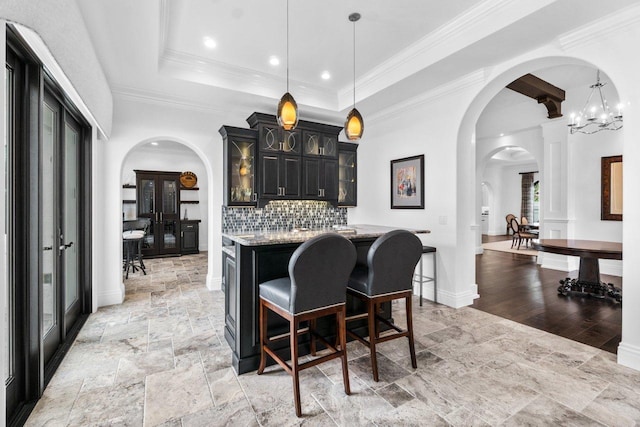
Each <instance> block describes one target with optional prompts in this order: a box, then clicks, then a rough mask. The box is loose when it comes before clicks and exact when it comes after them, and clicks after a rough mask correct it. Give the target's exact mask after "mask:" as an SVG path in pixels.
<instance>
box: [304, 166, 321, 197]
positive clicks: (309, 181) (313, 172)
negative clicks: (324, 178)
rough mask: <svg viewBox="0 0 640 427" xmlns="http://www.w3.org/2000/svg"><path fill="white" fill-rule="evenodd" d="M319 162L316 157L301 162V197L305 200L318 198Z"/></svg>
mask: <svg viewBox="0 0 640 427" xmlns="http://www.w3.org/2000/svg"><path fill="white" fill-rule="evenodd" d="M320 162H321V160H320V159H319V158H317V157H315V158H314V157H305V158H304V160H303V171H304V172H303V178H302V197H304V198H306V199H317V198H319V197H320Z"/></svg>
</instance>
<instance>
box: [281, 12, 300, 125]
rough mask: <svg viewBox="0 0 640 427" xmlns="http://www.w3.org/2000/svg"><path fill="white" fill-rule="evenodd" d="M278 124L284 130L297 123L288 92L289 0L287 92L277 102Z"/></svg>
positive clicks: (294, 103)
mask: <svg viewBox="0 0 640 427" xmlns="http://www.w3.org/2000/svg"><path fill="white" fill-rule="evenodd" d="M277 117H278V125H280V127H282V128H283V129H284V130H293V129H295V127H296V126H297V125H298V104H296V100H295V99H293V96H291V94H290V93H289V0H287V93H285V94H284V95H282V98H281V99H280V102H279V103H278V113H277Z"/></svg>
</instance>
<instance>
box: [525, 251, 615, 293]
mask: <svg viewBox="0 0 640 427" xmlns="http://www.w3.org/2000/svg"><path fill="white" fill-rule="evenodd" d="M532 245H533V248H534V249H536V250H539V251H543V252H551V253H555V254H560V255H572V256H578V257H580V269H579V271H578V278H577V279H570V278H568V277H567V278H566V279H565V280H561V281H560V287H559V288H558V293H560V294H562V295H568V294H569V292H582V293H587V294H589V295H591V296H595V297H598V298H611V299H614V300H616V301H618V302H621V301H622V290H621V289H619V288H616V287H615V286H613V285H612V284H611V283H604V282H602V281H601V280H600V265H599V262H598V260H599V259H618V260H621V259H622V243H617V242H601V241H597V240H575V239H540V240H534V241H533V242H532Z"/></svg>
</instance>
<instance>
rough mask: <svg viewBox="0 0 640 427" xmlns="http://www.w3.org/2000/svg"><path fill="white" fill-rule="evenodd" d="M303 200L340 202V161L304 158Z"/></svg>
mask: <svg viewBox="0 0 640 427" xmlns="http://www.w3.org/2000/svg"><path fill="white" fill-rule="evenodd" d="M303 171H304V173H303V184H302V190H303V192H302V198H304V199H311V200H326V201H329V202H331V203H332V204H334V205H335V204H337V201H338V179H337V177H338V161H337V160H336V159H324V158H320V157H303Z"/></svg>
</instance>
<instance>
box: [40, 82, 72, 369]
mask: <svg viewBox="0 0 640 427" xmlns="http://www.w3.org/2000/svg"><path fill="white" fill-rule="evenodd" d="M42 112H43V116H42V143H41V155H40V185H41V188H42V191H41V193H40V194H41V204H40V227H41V242H42V245H41V266H42V270H41V271H42V273H41V276H40V286H41V289H40V291H41V295H42V317H41V333H42V340H43V348H44V363H45V366H46V364H47V362H48V361H49V360H50V359H51V356H53V354H54V352H55V351H56V349H57V348H58V347H59V346H60V344H61V343H62V342H63V341H64V339H65V336H66V333H67V332H68V331H69V329H71V327H72V326H73V324H74V323H75V321H76V320H77V319H78V316H79V314H80V311H81V305H82V304H81V298H80V294H81V290H80V280H79V276H80V274H79V256H78V253H79V252H78V246H79V245H78V237H79V234H80V230H79V217H80V204H79V200H78V195H79V191H78V184H79V182H78V181H79V180H78V177H79V155H78V153H79V144H80V139H81V130H80V125H79V124H78V123H77V122H76V121H75V120H74V119H73V118H72V117H71V116H70V115H69V114H67V113H66V112H65V110H64V109H63V108H62V106H61V104H60V103H59V102H58V100H57V99H56V98H54V97H53V96H52V95H51V94H49V93H48V92H45V98H44V102H43V106H42Z"/></svg>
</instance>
